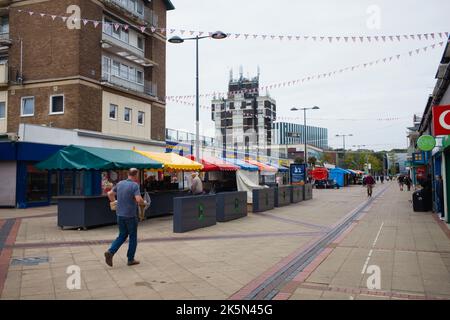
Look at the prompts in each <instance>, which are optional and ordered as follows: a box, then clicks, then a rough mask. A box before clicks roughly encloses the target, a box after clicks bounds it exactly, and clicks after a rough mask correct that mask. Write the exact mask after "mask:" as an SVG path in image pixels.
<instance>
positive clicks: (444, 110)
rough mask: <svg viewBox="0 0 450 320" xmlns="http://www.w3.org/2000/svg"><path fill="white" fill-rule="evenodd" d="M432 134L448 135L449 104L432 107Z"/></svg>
mask: <svg viewBox="0 0 450 320" xmlns="http://www.w3.org/2000/svg"><path fill="white" fill-rule="evenodd" d="M433 131H434V132H433V133H434V136H446V135H450V105H445V106H434V107H433Z"/></svg>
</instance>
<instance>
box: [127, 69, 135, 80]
mask: <svg viewBox="0 0 450 320" xmlns="http://www.w3.org/2000/svg"><path fill="white" fill-rule="evenodd" d="M129 73H130V81H132V82H136V69H135V68H133V67H130V69H129Z"/></svg>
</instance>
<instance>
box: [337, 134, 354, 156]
mask: <svg viewBox="0 0 450 320" xmlns="http://www.w3.org/2000/svg"><path fill="white" fill-rule="evenodd" d="M336 137H342V142H343V147H344V149H343V153H342V154H343V156H344V158H343V160H342V161H343V162H344V163H345V137H353V134H351V133H350V134H337V135H336Z"/></svg>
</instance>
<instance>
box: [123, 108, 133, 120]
mask: <svg viewBox="0 0 450 320" xmlns="http://www.w3.org/2000/svg"><path fill="white" fill-rule="evenodd" d="M127 110H130V116H129V119H130V120H128V121H127V120H125V112H126V111H127ZM132 118H133V109H132V108H130V107H125V108H124V109H123V122H126V123H131V119H132Z"/></svg>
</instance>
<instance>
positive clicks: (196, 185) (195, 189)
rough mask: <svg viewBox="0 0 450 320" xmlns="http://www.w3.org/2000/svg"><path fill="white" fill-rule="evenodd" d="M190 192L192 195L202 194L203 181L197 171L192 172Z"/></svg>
mask: <svg viewBox="0 0 450 320" xmlns="http://www.w3.org/2000/svg"><path fill="white" fill-rule="evenodd" d="M191 192H192V194H193V195H199V194H203V182H202V180H201V179H200V177H199V176H198V173H197V172H192V185H191Z"/></svg>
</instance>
